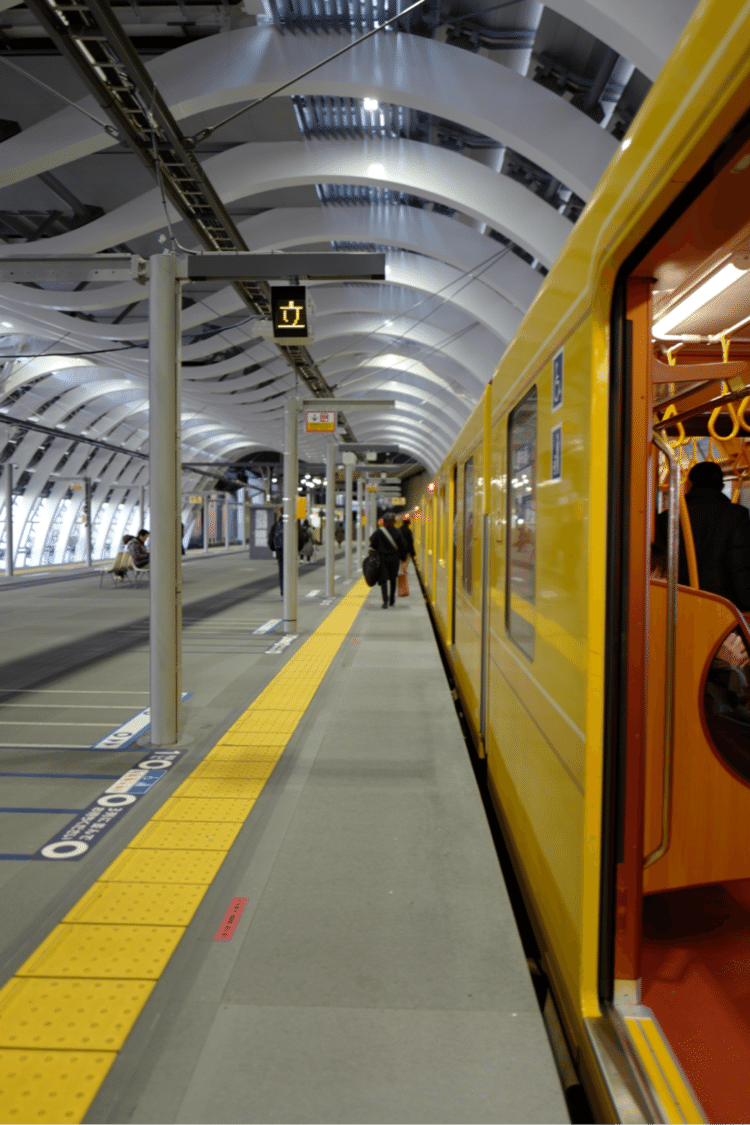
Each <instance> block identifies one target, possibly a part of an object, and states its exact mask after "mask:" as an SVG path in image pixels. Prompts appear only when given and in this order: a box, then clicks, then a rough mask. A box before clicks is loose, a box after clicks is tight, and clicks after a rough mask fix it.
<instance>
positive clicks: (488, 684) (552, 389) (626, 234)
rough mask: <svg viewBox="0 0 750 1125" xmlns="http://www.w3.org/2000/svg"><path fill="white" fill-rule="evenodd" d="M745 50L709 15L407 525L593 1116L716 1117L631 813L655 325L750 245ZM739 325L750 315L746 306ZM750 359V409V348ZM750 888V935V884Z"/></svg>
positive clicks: (749, 384)
mask: <svg viewBox="0 0 750 1125" xmlns="http://www.w3.org/2000/svg"><path fill="white" fill-rule="evenodd" d="M748 42H750V2H746V0H705V2H704V3H701V4H700V5H699V6H698V9H697V10H696V14H695V16H694V17H693V19H692V21H691V22H690V24H689V25H688V27H687V29H686V30H685V32H684V33H683V35H682V37H681V39H680V42H679V44H678V47H677V49H676V50H675V52H674V54H673V56H672V57H671V59H670V60H669V61H668V63H667V65H666V67H665V69H664V71H663V73H662V75H661V76H660V78H659V80H658V81H657V83H656V84H655V85H654V87H653V89H652V90H651V92H650V94H649V96H648V98H647V99H646V101H645V102H644V104H643V106H642V108H641V110H640V112H639V115H638V118H637V120H636V121H635V123H634V125H633V126H632V128H631V130H630V132H629V133H628V135H627V137H626V140H625V143H623V144H622V145H621V147H620V150H619V152H618V154H617V155H616V157H615V158H614V160H613V161H612V163H611V165H610V167H609V168H608V170H607V172H606V173H605V175H604V177H603V178H602V181H601V183H600V184H599V186H598V188H597V190H596V192H595V194H594V196H593V198H592V199H591V201H590V202H589V204H588V206H587V208H586V209H585V211H584V213H583V215H582V216H581V218H580V219H579V221H578V223H577V224H576V226H575V228H572V230H571V234H570V237H569V239H568V242H567V243H566V245H565V247H564V249H563V252H562V254H561V255H560V258H559V259H558V262H557V263H556V264H555V266H554V268H553V269H552V271H551V272H550V273H549V275H548V276H547V277H546V279H545V281H544V283H543V285H542V287H541V289H540V291H539V293H538V295H537V298H536V300H535V301H534V304H533V305H532V308H531V309H530V311H529V312H528V313H527V315H526V317H525V318H524V320H523V322H522V324H521V326H520V328H519V330H518V332H517V334H516V336H515V337H514V339H513V341H512V342H511V344H510V346H509V347H508V349H507V351H506V352H505V354H504V355H503V357H502V359H501V361H500V363H499V365H498V368H497V370H496V372H495V375H494V377H493V380H492V382H491V384H490V385H489V386H488V388H487V391H486V393H485V396H483V399H482V400H481V401H480V402H479V403H478V404H477V407H476V409H475V410H474V412H473V413H472V415H471V417H470V418H469V420H468V422H467V423H466V425H465V427H464V429H463V430H462V432H461V434H460V435H459V437H458V439H457V440H456V442H455V444H454V446H453V448H452V449H451V450H450V452H449V454H448V456H447V458H446V460H445V462H444V463H443V465H442V466H441V468H440V470H439V472H438V473H437V474H436V476H435V479H434V481H433V482H431V484H430V487H429V489H428V491H426V492H425V494H424V495H423V496H422V497H421V499H420V503H419V508H418V511H416V514H415V523H414V527H415V538H416V541H417V559H418V562H419V566H420V569H421V573H422V577H423V581H424V584H425V587H426V590H427V592H428V597H429V600H430V602H431V604H432V606H433V611H434V617H435V622H436V626H437V629H438V631H439V634H440V636H441V639H442V642H443V645H444V651H445V654H446V656H447V658H448V661H449V663H450V665H451V667H452V671H453V676H454V678H455V682H456V685H457V689H458V693H459V696H460V699H461V704H462V710H463V712H464V715H465V717H466V720H467V722H468V725H469V728H470V732H471V735H472V737H473V740H474V744H475V747H476V750H477V753H478V755H479V756H480V757H486V771H487V781H488V786H489V790H490V793H491V795H492V799H493V802H494V804H495V808H496V810H497V814H498V819H499V821H500V824H501V826H502V828H503V832H504V835H505V838H506V840H507V843H508V847H509V850H510V853H511V856H512V858H513V861H514V865H515V868H516V871H517V874H518V877H519V882H520V884H521V887H522V890H523V892H524V896H525V898H526V902H527V904H528V906H529V909H530V913H531V915H532V918H533V921H534V926H535V931H536V936H537V940H538V942H539V946H540V949H541V955H542V960H543V967H544V970H545V972H547V974H548V976H549V979H550V982H551V985H552V988H553V993H554V997H555V1001H556V1005H557V1008H558V1011H559V1014H560V1016H561V1019H562V1023H563V1026H564V1029H565V1033H566V1036H567V1038H568V1042H569V1046H570V1048H571V1053H572V1055H573V1057H574V1058H575V1060H576V1062H577V1065H578V1067H579V1070H580V1073H581V1075H582V1077H583V1079H584V1081H585V1083H586V1086H587V1090H588V1093H589V1096H590V1098H591V1101H592V1105H593V1106H594V1109H595V1112H596V1113H597V1115H598V1116H599V1117H600V1118H601V1119H602V1120H625V1119H627V1120H665V1121H666V1120H704V1119H711V1120H713V1119H717V1117H716V1116H715V1115H716V1114H718V1113H719V1110H718V1109H717V1108H710V1107H716V1106H718V1105H719V1104H720V1101H719V1100H716V1101H712V1100H711V1099H712V1097H713V1094H712V1092H711V1090H710V1089H709V1088H708V1086H706V1088H705V1089H704V1087H703V1086H701V1097H700V1098H699V1097H697V1096H696V1092H695V1091H694V1090H692V1089H691V1085H690V1081H696V1080H697V1079H696V1078H695V1077H694V1076H693V1074H692V1072H691V1074H690V1081H689V1080H688V1078H687V1077H686V1075H685V1073H684V1072H683V1069H682V1068H681V1064H682V1066H684V1067H685V1068H686V1069H689V1064H688V1062H685V1058H687V1057H688V1056H687V1055H685V1057H683V1054H681V1051H683V1047H682V1046H681V1042H680V1041H679V1038H680V1037H679V1034H678V1033H677V1032H674V1033H672V1032H670V1030H669V1027H668V1019H667V1017H666V1016H663V1017H660V1018H663V1019H665V1021H666V1023H665V1026H664V1027H660V1025H659V1021H658V1020H657V1019H656V1017H655V1016H654V1014H653V1012H652V1011H651V1009H650V1008H648V1007H646V1006H644V1005H641V1004H640V1000H641V990H642V989H643V990H645V992H648V995H649V997H653V1003H654V1004H657V1003H658V973H657V972H656V971H655V970H653V969H652V968H650V967H649V966H651V965H652V963H654V958H655V957H656V955H657V954H656V953H654V951H653V949H652V944H653V943H652V941H651V936H650V935H651V931H650V929H649V926H650V922H649V916H648V913H647V911H646V910H645V908H644V907H643V905H642V902H643V895H644V887H643V879H642V874H641V872H642V869H643V864H644V863H645V862H647V861H648V857H646V856H645V854H644V852H643V846H642V845H643V838H642V830H641V827H640V823H641V822H640V819H639V818H640V817H641V816H642V811H641V808H639V805H640V806H642V805H643V793H644V786H645V785H646V784H647V782H646V781H645V780H644V776H645V772H644V769H643V768H642V754H643V753H644V752H645V751H644V750H643V746H644V745H645V736H642V732H643V731H645V724H646V715H647V711H648V690H647V680H648V612H649V610H648V597H649V595H648V573H647V566H648V562H647V560H648V551H649V543H650V541H651V539H652V538H653V535H654V534H655V515H654V513H655V511H656V507H655V506H656V504H657V499H656V496H655V494H654V490H653V487H652V483H653V480H655V479H656V477H655V476H654V472H655V471H656V469H652V468H649V466H651V465H652V464H653V466H658V456H659V455H658V454H655V453H654V452H653V449H654V448H655V447H654V445H653V441H654V440H656V439H655V438H653V434H654V433H655V432H656V431H657V430H658V431H659V432H662V433H663V435H666V437H667V439H669V431H668V430H667V429H663V427H662V428H661V429H660V427H659V425H658V423H659V418H660V415H659V413H658V407H659V403H660V401H661V400H660V399H659V395H663V394H664V393H666V392H665V391H664V390H663V385H662V384H661V383H660V384H658V386H657V381H656V375H654V374H653V371H656V370H657V369H658V370H661V368H659V367H658V363H657V364H656V366H654V360H655V359H657V360H658V358H659V355H660V354H662V353H660V352H659V348H662V352H663V353H664V354H663V356H662V360H661V362H662V363H666V362H667V357H666V347H667V345H666V344H664V345H662V344H661V343H660V341H659V340H658V339H656V338H655V337H653V336H652V323H653V321H654V319H655V318H656V316H657V315H661V314H660V313H659V312H658V310H659V309H661V308H662V307H663V305H664V302H665V301H667V302H668V300H669V296H668V295H669V293H670V292H671V290H670V289H669V288H668V287H666V288H665V285H666V283H664V282H663V281H660V278H661V277H662V271H663V270H666V268H667V267H668V266H669V265H670V263H678V264H679V268H680V270H681V271H682V272H681V273H678V272H677V265H675V266H674V268H673V273H672V275H669V276H674V277H676V279H677V280H675V281H673V282H672V283H671V284H672V285H673V286H674V285H679V284H680V283H681V279H684V278H688V277H689V276H691V275H690V271H691V270H692V271H694V273H695V277H696V278H697V279H698V280H700V277H702V276H703V274H701V269H703V272H704V274H705V273H706V272H707V271H709V270H710V269H714V268H715V264H716V263H717V262H718V263H721V262H723V261H728V260H730V257H731V255H732V254H736V252H737V250H738V249H740V250H742V251H743V252H746V253H747V252H750V204H748V205H747V215H746V218H743V216H742V215H741V214H740V215H736V216H735V215H730V214H727V215H726V216H725V215H723V214H722V213H721V209H720V208H718V207H717V206H716V205H715V204H714V203H711V202H710V200H711V199H713V198H714V197H713V196H712V195H711V192H714V194H716V193H717V192H720V191H724V192H725V193H730V194H731V186H732V181H731V176H732V175H735V176H737V175H740V174H742V173H744V169H745V168H746V167H750V124H748V122H750V53H748V50H747V44H748ZM746 115H747V121H746V120H745V118H746ZM745 149H747V158H746V157H745V156H744V155H743V154H744V153H745ZM733 153H736V154H738V155H736V156H735V155H732V154H733ZM725 154H726V155H725ZM732 160H736V161H737V162H736V164H732V163H731V161H732ZM727 161H729V164H727ZM722 177H723V178H722ZM748 179H749V180H750V171H749V172H748ZM745 191H746V196H745V198H746V199H748V200H750V189H747V188H746V189H745ZM727 198H729V195H727ZM701 200H706V202H705V203H704V204H701ZM691 207H693V208H699V209H700V208H701V207H703V211H696V214H700V215H701V216H703V218H701V220H700V222H698V221H696V222H694V223H691V222H690V221H687V220H686V219H685V216H686V215H688V213H689V208H691ZM681 223H682V225H681ZM704 223H705V229H704V225H703V224H704ZM733 224H734V225H733ZM745 226H746V227H747V229H745ZM696 230H698V231H699V233H697V234H695V236H694V235H693V233H692V232H693V231H696ZM743 239H744V240H745V241H743ZM670 240H671V241H670ZM722 254H723V255H724V256H723V257H722ZM734 260H737V259H734ZM702 263H703V264H702ZM741 268H743V269H744V268H746V267H745V266H744V264H742V265H741ZM664 276H667V274H666V273H665V274H664ZM654 277H655V278H656V281H654ZM695 284H697V281H696V283H695ZM685 285H688V282H687V281H685ZM660 286H661V288H660ZM662 293H665V294H666V296H663V295H662ZM659 302H661V304H659ZM655 310H657V312H655ZM740 311H741V312H743V313H744V315H745V316H746V318H747V320H748V321H750V300H749V301H748V308H747V309H744V310H742V309H741V310H740ZM737 319H738V320H739V314H738V316H737ZM743 323H744V321H743ZM746 335H747V336H748V337H750V331H747V330H746ZM690 339H697V337H696V336H695V333H693V336H692V337H690ZM701 339H703V338H702V337H701ZM737 340H738V344H737V345H733V347H736V348H741V347H742V346H743V345H742V338H741V337H740V336H739V335H738V336H737ZM686 341H687V337H686V338H685V339H681V341H680V343H679V346H680V347H681V348H682V347H687V348H688V349H689V348H690V347H691V346H693V345H692V344H690V343H689V341H687V342H686ZM695 346H696V347H697V346H698V345H697V344H696V345H695ZM700 346H701V347H704V346H705V348H706V349H708V348H709V347H710V346H712V345H711V341H710V337H709V336H706V337H705V341H704V343H702V344H700ZM745 352H746V353H747V356H748V375H747V377H746V378H745V386H744V390H746V391H747V399H748V402H749V403H750V340H748V341H747V346H746V347H745ZM745 352H743V353H742V355H743V357H744V354H745ZM707 354H708V352H706V355H707ZM687 357H688V352H687V351H686V352H685V355H684V356H682V357H681V359H680V362H683V361H684V362H687V361H688V359H687ZM672 358H673V357H672ZM672 358H670V362H672ZM699 358H700V359H701V360H704V361H705V356H704V355H703V354H701V356H700V357H699ZM694 362H697V360H694ZM697 378H699V376H698V375H696V379H697ZM639 380H640V382H639ZM720 385H721V384H720ZM723 385H724V386H725V390H726V393H727V394H729V390H728V388H729V386H730V384H729V383H726V384H723ZM714 386H716V384H714ZM659 387H662V389H661V390H659ZM742 389H743V388H742V387H740V388H739V389H738V387H737V386H735V385H734V384H732V392H733V393H736V395H737V396H738V397H739V396H740V395H741V393H742ZM673 393H675V394H676V393H677V392H673ZM708 393H709V392H708V391H706V395H708ZM711 401H712V403H713V400H711ZM743 401H744V400H743ZM696 414H697V410H694V411H693V414H692V415H691V417H695V416H696ZM652 423H653V426H652ZM664 425H666V423H664ZM696 425H697V423H696ZM654 427H655V428H654ZM748 432H750V430H749V431H748ZM695 433H696V441H697V440H699V437H700V435H699V432H698V430H697V429H696V430H695ZM657 437H658V434H657ZM659 440H661V439H659ZM745 440H748V439H747V438H746V439H745ZM696 449H697V445H696ZM694 456H696V454H694ZM702 456H705V453H704V454H702ZM655 457H656V458H657V460H656V461H654V458H655ZM748 464H749V465H750V461H748ZM675 471H676V470H675ZM748 477H749V478H750V473H748ZM659 503H661V501H659ZM639 568H640V569H639ZM644 591H645V592H644ZM639 630H640V632H639ZM639 637H640V638H641V641H642V647H641V648H640V649H639V648H638V645H637V644H636V641H637V640H638V638H639ZM748 640H749V641H750V634H748ZM679 658H680V654H679V653H678V654H677V659H679ZM695 663H696V667H698V666H699V665H700V661H696V662H695ZM704 663H705V666H706V667H708V665H709V663H710V654H708V655H707V658H706V661H705V662H704ZM704 679H705V672H704ZM660 682H661V681H660ZM703 682H704V681H703V680H701V681H700V685H699V686H700V690H701V691H702V690H703V687H702V685H703ZM696 690H697V689H696ZM639 724H640V725H639ZM639 732H641V733H639ZM666 737H667V736H666V735H665V738H666ZM678 749H679V748H678ZM657 772H658V771H657ZM745 784H747V785H750V776H748V779H747V781H746V782H745ZM695 799H696V800H697V799H700V795H699V794H696V795H695ZM653 803H654V802H653V801H652V805H653ZM665 815H666V814H665ZM674 815H677V813H676V812H675V813H674ZM666 838H667V845H666V846H667V847H668V833H667V836H666ZM634 849H635V851H638V849H640V851H638V855H637V856H636V858H635V859H634V858H633V856H634ZM719 866H720V864H719ZM732 870H734V869H732ZM734 877H735V876H732V878H734ZM747 880H748V891H747V895H745V898H746V899H747V902H748V918H747V922H748V925H747V937H748V939H750V870H748V872H747ZM685 885H686V886H688V885H689V880H688V881H687V882H686V883H685ZM743 893H744V892H743ZM734 894H735V899H736V900H737V901H740V899H741V897H742V896H741V895H740V894H739V891H737V890H736V888H735V891H734ZM742 901H744V899H742ZM649 909H651V904H649ZM747 970H748V973H750V960H749V961H748V965H747ZM649 990H650V992H649ZM645 992H644V995H645ZM649 1002H650V1000H649ZM696 1018H697V1017H696ZM683 1022H684V1021H683ZM613 1044H614V1046H613ZM618 1052H619V1053H618ZM688 1054H689V1053H688ZM659 1060H661V1061H659ZM747 1063H748V1067H749V1068H750V1011H749V1012H748V1057H747ZM657 1071H658V1073H657ZM617 1075H619V1078H618V1077H617ZM623 1075H625V1076H626V1077H625V1078H624V1079H623ZM664 1075H667V1078H666V1079H665V1078H664ZM700 1081H701V1082H702V1081H703V1080H702V1079H701V1080H700ZM665 1082H666V1085H665ZM725 1084H726V1083H725ZM717 1085H719V1082H718V1080H717ZM701 1098H703V1099H704V1103H703V1104H704V1108H703V1109H701V1108H700V1106H701ZM746 1100H747V1112H748V1113H749V1114H750V1095H749V1096H748V1097H747V1099H746ZM707 1106H708V1107H709V1108H706V1107H707ZM711 1113H713V1114H714V1116H713V1117H712V1116H711ZM718 1119H721V1118H718ZM726 1119H729V1118H726ZM732 1119H734V1118H732ZM738 1119H741V1118H738ZM745 1119H747V1117H746V1118H745Z"/></svg>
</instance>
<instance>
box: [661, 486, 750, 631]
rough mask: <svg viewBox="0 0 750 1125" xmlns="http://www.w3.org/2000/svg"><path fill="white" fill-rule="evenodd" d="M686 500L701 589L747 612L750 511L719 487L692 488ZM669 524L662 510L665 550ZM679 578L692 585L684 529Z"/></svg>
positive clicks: (749, 593) (748, 601) (749, 594)
mask: <svg viewBox="0 0 750 1125" xmlns="http://www.w3.org/2000/svg"><path fill="white" fill-rule="evenodd" d="M685 502H686V504H687V510H688V515H689V516H690V526H691V528H692V529H693V541H694V542H695V558H696V562H697V563H698V582H699V584H700V588H701V590H708V591H709V592H710V593H712V594H720V595H721V597H722V598H727V599H728V600H729V601H730V602H734V604H735V605H736V606H737V608H738V609H739V610H741V611H742V612H743V613H747V612H750V512H748V510H747V508H743V507H742V505H741V504H733V503H732V502H731V500H729V498H728V497H726V496H725V495H724V493H723V492H719V491H718V490H717V489H715V488H691V489H690V491H689V492H688V494H687V496H686V497H685ZM667 524H668V513H667V512H662V513H661V515H660V516H659V517H658V519H657V521H656V541H657V543H659V544H660V545H661V546H662V547H663V548H664V549H665V550H666V547H667V530H668V529H667ZM678 580H679V582H681V583H682V584H683V585H684V586H687V585H689V581H690V580H689V577H688V568H687V556H686V555H685V548H684V546H683V542H682V532H680V568H679V576H678Z"/></svg>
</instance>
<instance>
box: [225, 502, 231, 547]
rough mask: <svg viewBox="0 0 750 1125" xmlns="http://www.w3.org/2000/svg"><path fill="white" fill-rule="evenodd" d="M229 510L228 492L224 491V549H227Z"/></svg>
mask: <svg viewBox="0 0 750 1125" xmlns="http://www.w3.org/2000/svg"><path fill="white" fill-rule="evenodd" d="M230 511H231V509H230V506H229V493H228V492H225V493H224V550H225V551H228V550H229V516H230Z"/></svg>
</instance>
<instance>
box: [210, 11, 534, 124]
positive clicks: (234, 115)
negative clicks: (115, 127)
mask: <svg viewBox="0 0 750 1125" xmlns="http://www.w3.org/2000/svg"><path fill="white" fill-rule="evenodd" d="M513 2H515V0H513ZM424 3H425V0H415V2H414V3H413V4H410V5H409V7H408V8H404V10H403V11H402V12H398V13H397V14H396V15H395V16H391V18H390V19H387V20H385V22H384V23H380V24H378V26H377V27H374V28H372V30H371V31H367V32H365V34H364V35H360V37H359V39H355V40H354V42H353V43H347V45H346V47H341V48H340V50H338V51H334V53H333V54H332V55H329V56H328V57H327V58H325V59H322V60H321V61H320V62H318V63H315V65H314V66H309V67H308V68H307V70H303V71H302V73H301V74H297V75H295V77H294V78H290V79H289V81H288V82H282V84H281V85H280V86H277V87H276V88H275V89H274V90H271V91H270V92H269V93H268V94H264V95H263V96H262V97H260V98H256V99H255V101H253V102H250V104H249V105H246V106H243V107H242V109H238V110H236V111H235V112H234V113H230V115H229V116H228V117H225V118H224V119H223V120H222V121H217V122H216V124H215V125H209V126H208V127H207V128H206V129H201V131H200V133H196V134H195V136H194V137H191V138H190V142H191V144H193V145H196V144H200V143H201V142H202V141H205V140H207V139H208V138H209V137H210V136H211V135H212V134H213V133H215V132H216V130H217V129H221V127H222V126H223V125H228V124H229V122H230V121H234V120H235V118H237V117H241V116H242V114H243V113H248V112H249V111H250V110H251V109H255V107H256V106H259V105H262V104H263V102H267V101H268V100H269V98H275V97H276V96H277V95H278V94H282V93H283V92H284V90H288V89H289V87H290V86H293V85H294V84H295V82H300V81H301V80H302V79H303V78H307V76H308V74H312V73H313V72H314V71H316V70H320V68H321V67H322V66H326V65H327V64H328V63H329V62H333V60H334V59H337V58H339V57H340V56H341V55H345V54H346V53H347V52H348V51H351V50H352V49H353V48H354V47H358V46H359V44H360V43H364V41H365V40H366V39H371V38H372V37H373V35H377V33H378V32H379V31H383V29H384V28H386V27H389V26H390V24H392V23H395V22H396V21H397V20H400V19H403V17H404V16H407V15H408V14H409V12H413V11H414V9H415V8H420V7H421V6H422V4H424Z"/></svg>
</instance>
